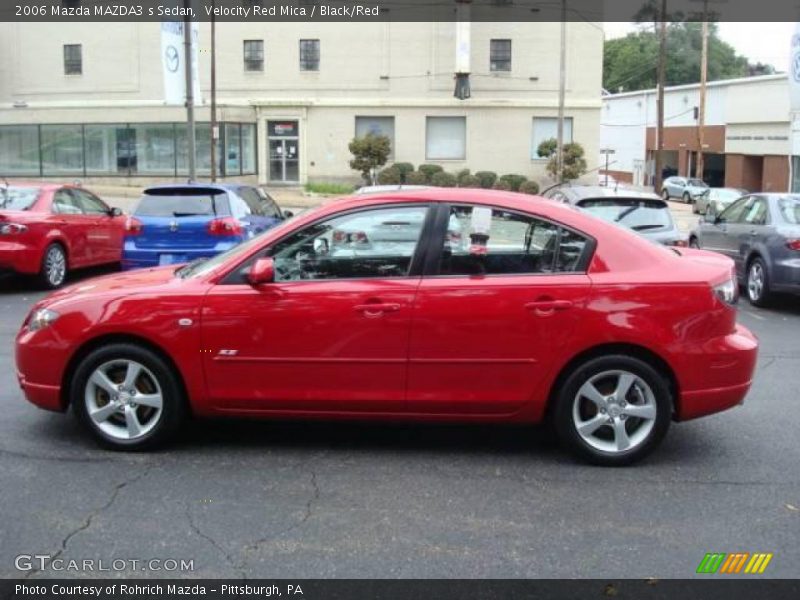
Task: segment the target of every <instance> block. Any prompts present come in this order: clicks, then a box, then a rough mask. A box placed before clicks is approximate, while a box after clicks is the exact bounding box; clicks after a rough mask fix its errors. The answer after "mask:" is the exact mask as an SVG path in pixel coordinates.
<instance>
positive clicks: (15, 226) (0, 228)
mask: <svg viewBox="0 0 800 600" xmlns="http://www.w3.org/2000/svg"><path fill="white" fill-rule="evenodd" d="M26 231H28V228H27V226H25V225H22V224H21V223H0V235H19V234H21V233H25V232H26Z"/></svg>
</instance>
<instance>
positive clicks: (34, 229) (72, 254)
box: [0, 183, 125, 288]
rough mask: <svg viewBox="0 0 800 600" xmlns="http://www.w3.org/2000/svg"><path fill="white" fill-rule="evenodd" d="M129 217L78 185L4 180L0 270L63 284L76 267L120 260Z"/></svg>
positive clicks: (0, 198) (44, 282) (0, 204)
mask: <svg viewBox="0 0 800 600" xmlns="http://www.w3.org/2000/svg"><path fill="white" fill-rule="evenodd" d="M124 229H125V217H123V216H122V211H120V210H119V209H118V208H110V207H109V206H108V205H106V203H105V202H103V201H102V200H100V198H98V197H97V196H95V195H94V194H92V193H91V192H89V191H88V190H85V189H83V188H81V187H79V186H75V185H62V184H52V183H10V184H9V183H5V184H0V271H3V270H6V271H13V272H16V273H20V274H26V275H37V276H38V277H39V280H40V282H41V283H42V285H44V286H45V287H47V288H57V287H59V286H60V285H61V284H62V283H64V280H65V279H66V277H67V273H68V272H69V271H70V270H72V269H79V268H83V267H91V266H95V265H102V264H108V263H119V262H120V260H121V256H122V237H123V233H124Z"/></svg>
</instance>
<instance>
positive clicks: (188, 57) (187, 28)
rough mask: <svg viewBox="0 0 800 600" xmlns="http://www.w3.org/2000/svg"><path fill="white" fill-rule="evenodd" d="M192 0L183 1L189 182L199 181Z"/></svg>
mask: <svg viewBox="0 0 800 600" xmlns="http://www.w3.org/2000/svg"><path fill="white" fill-rule="evenodd" d="M189 3H190V0H183V6H184V8H186V9H187V10H186V14H187V16H186V17H184V20H183V52H184V57H183V69H184V71H185V75H186V141H187V146H188V148H187V159H188V167H189V181H195V180H196V179H197V169H196V165H195V153H196V146H197V142H196V139H195V132H194V70H193V68H192V21H191V17H189V16H188V15H189V13H190V11H189V10H188V8H189Z"/></svg>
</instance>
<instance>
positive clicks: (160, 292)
mask: <svg viewBox="0 0 800 600" xmlns="http://www.w3.org/2000/svg"><path fill="white" fill-rule="evenodd" d="M737 293H738V289H737V286H736V275H735V273H734V270H733V263H732V262H731V261H730V260H729V259H727V258H725V257H722V256H720V255H717V254H712V253H708V252H704V251H701V250H693V249H671V248H665V247H661V246H657V245H655V244H652V243H650V242H648V241H647V240H644V239H642V238H640V237H639V236H637V235H635V234H634V233H631V232H629V231H627V230H625V229H623V228H621V227H617V226H615V225H613V224H609V223H606V222H604V221H601V220H599V219H597V218H595V217H592V216H590V215H588V214H586V213H583V212H580V211H578V210H576V209H573V208H570V207H568V206H565V205H562V204H557V203H554V202H550V201H547V200H544V199H531V197H530V196H521V195H518V194H512V193H505V192H488V191H478V190H471V189H470V190H467V189H457V190H444V189H430V190H421V191H410V192H399V193H392V194H387V195H382V196H376V197H369V198H363V197H361V198H353V199H345V200H342V201H338V202H334V203H331V204H329V205H327V206H324V207H322V208H319V209H317V210H315V211H311V212H308V213H306V214H303V215H301V216H299V217H296V218H294V219H293V220H290V221H287V222H285V223H283V224H281V225H279V226H278V227H276V228H274V229H272V230H270V231H268V232H267V233H265V234H263V235H261V236H259V237H256V238H253V239H252V240H250V241H248V242H245V243H243V244H241V245H239V246H237V247H235V248H233V249H232V250H229V251H228V252H226V253H224V254H220V255H218V256H216V257H214V258H211V259H206V260H203V261H200V262H195V263H189V264H187V265H184V266H181V267H178V268H176V267H174V266H172V267H163V268H154V269H149V270H143V271H138V272H131V273H125V274H119V275H111V276H107V277H102V278H98V279H94V280H89V281H86V282H85V283H80V284H78V285H74V286H71V287H68V288H65V289H63V290H61V291H58V292H56V293H54V294H52V295H50V296H49V297H48V298H46V299H44V300H42V301H41V302H39V303H37V304H36V305H35V306H34V307H33V310H32V311H31V313H30V315H29V316H28V317H27V319H26V320H25V323H24V324H23V326H22V329H21V331H20V332H19V335H18V337H17V348H16V359H17V368H18V374H19V381H20V384H21V386H22V388H23V390H24V391H25V394H26V396H27V398H28V399H29V400H30V401H31V402H32V403H34V404H36V405H37V406H40V407H42V408H46V409H49V410H55V411H64V410H66V409H67V408H68V407H69V406H72V408H73V409H74V411H75V413H76V414H77V416H78V417H79V419H80V420H81V421H82V422H83V423H84V424H85V426H86V427H87V429H88V430H89V431H90V432H92V433H93V434H94V436H95V437H96V438H97V439H98V440H99V441H100V442H101V443H102V444H104V445H105V446H109V447H111V448H117V449H132V450H133V449H136V450H138V449H145V448H150V447H153V446H154V445H156V444H158V443H160V442H163V441H164V440H165V439H167V438H168V437H169V436H170V435H171V434H172V433H173V432H174V431H175V430H176V428H177V427H178V426H179V425H180V423H181V421H183V419H184V418H185V417H187V416H188V415H190V414H192V415H196V416H213V415H237V416H244V417H254V416H259V417H282V418H287V417H288V418H297V417H300V418H308V417H316V418H347V419H353V418H359V419H408V420H419V421H444V420H450V421H472V422H498V423H499V422H515V423H537V422H540V421H543V420H545V419H548V420H550V421H551V422H552V424H553V425H554V427H555V428H556V430H557V432H558V434H559V436H560V438H561V439H562V440H563V442H564V443H565V444H566V446H568V447H569V448H570V449H572V450H573V451H574V452H576V453H577V454H578V455H579V456H581V457H583V458H584V459H587V460H589V461H592V462H595V463H600V464H608V465H620V464H627V463H630V462H633V461H634V460H636V459H639V458H641V457H642V456H644V455H646V454H647V453H648V452H650V451H651V450H652V449H653V448H654V447H655V446H656V445H657V444H658V443H659V441H660V440H661V439H662V438H663V437H664V434H665V433H666V432H667V429H668V427H669V425H670V422H671V421H672V420H677V421H682V420H687V419H693V418H695V417H700V416H702V415H707V414H710V413H714V412H718V411H722V410H725V409H728V408H731V407H733V406H736V405H737V404H740V403H741V402H742V401H743V399H744V397H745V394H746V393H747V391H748V389H749V387H750V383H751V380H752V377H753V370H754V366H755V362H756V353H757V346H758V344H757V341H756V339H755V338H754V337H753V335H752V334H751V333H750V332H749V331H748V330H747V329H745V328H744V327H742V326H740V325H737V324H736V310H735V308H734V306H733V305H734V303H735V302H736V300H737Z"/></svg>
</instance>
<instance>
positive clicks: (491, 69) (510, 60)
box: [489, 38, 514, 73]
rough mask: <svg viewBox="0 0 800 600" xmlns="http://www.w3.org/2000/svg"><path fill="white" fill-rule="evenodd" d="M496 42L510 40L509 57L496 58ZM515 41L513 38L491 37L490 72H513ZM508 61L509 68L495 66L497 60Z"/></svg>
mask: <svg viewBox="0 0 800 600" xmlns="http://www.w3.org/2000/svg"><path fill="white" fill-rule="evenodd" d="M495 42H508V58H494V45H495ZM513 58H514V42H513V40H512V39H511V38H491V39H490V40H489V72H490V73H511V70H512V69H513V66H514V62H513ZM506 61H507V62H508V68H507V69H495V68H494V67H493V65H494V63H496V62H506Z"/></svg>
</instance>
